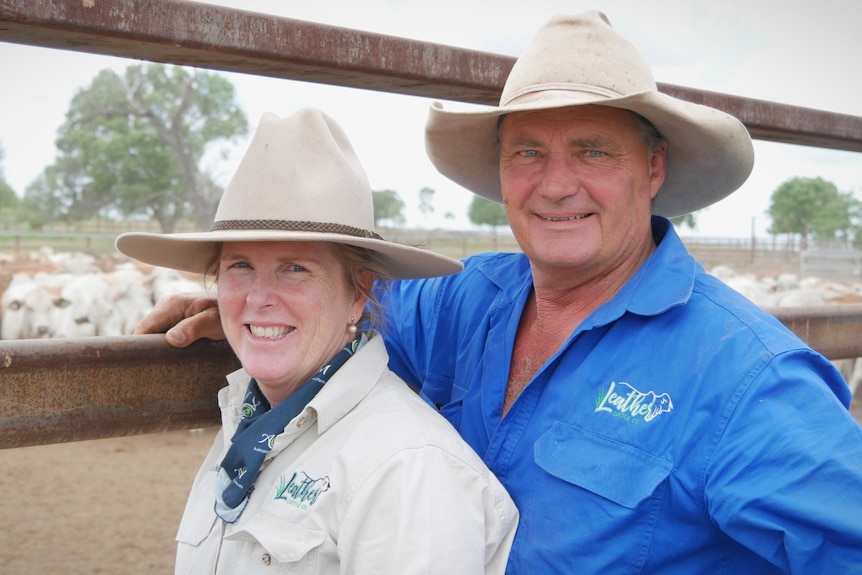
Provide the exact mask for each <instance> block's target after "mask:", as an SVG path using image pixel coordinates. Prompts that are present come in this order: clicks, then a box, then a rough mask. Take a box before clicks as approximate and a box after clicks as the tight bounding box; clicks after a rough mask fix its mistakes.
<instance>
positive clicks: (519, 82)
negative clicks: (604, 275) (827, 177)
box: [425, 11, 754, 217]
mask: <svg viewBox="0 0 862 575" xmlns="http://www.w3.org/2000/svg"><path fill="white" fill-rule="evenodd" d="M586 104H598V105H601V106H611V107H614V108H623V109H627V110H631V111H633V112H636V113H637V114H640V115H641V116H643V117H644V118H646V119H647V120H649V121H650V122H652V123H653V124H654V125H655V126H656V128H658V131H659V132H660V133H661V135H662V136H664V137H665V139H666V140H667V141H668V152H667V177H666V179H665V182H664V185H662V187H661V189H660V190H659V193H658V196H657V198H656V200H655V205H654V211H655V213H657V214H660V215H664V216H668V217H672V216H677V215H681V214H685V213H689V212H693V211H695V210H698V209H700V208H703V207H706V206H708V205H710V204H712V203H714V202H717V201H718V200H720V199H722V198H724V197H726V196H727V195H729V194H730V193H731V192H733V191H734V190H736V189H737V188H739V186H741V185H742V184H743V183H744V182H745V180H746V179H747V178H748V176H749V174H750V173H751V169H752V167H753V165H754V150H753V147H752V144H751V137H750V136H749V134H748V131H747V130H746V129H745V126H743V125H742V123H741V122H739V120H737V119H736V118H734V117H733V116H730V115H729V114H726V113H724V112H722V111H720V110H716V109H714V108H710V107H707V106H702V105H700V104H695V103H692V102H687V101H684V100H679V99H677V98H673V97H671V96H668V95H666V94H663V93H661V92H659V91H658V89H657V87H656V82H655V79H654V78H653V74H652V70H651V69H650V66H649V64H648V63H647V61H646V59H645V58H644V56H643V55H642V54H641V53H640V51H639V50H638V49H637V48H635V47H634V46H633V45H632V44H631V43H630V42H629V41H628V40H626V39H625V38H623V37H622V36H620V35H619V34H618V33H617V32H616V31H615V30H614V29H613V27H612V26H611V24H610V22H609V21H608V19H607V17H606V16H605V15H604V14H602V13H601V12H597V11H590V12H585V13H582V14H578V15H575V16H557V17H555V18H553V19H551V20H550V22H548V23H547V24H546V25H545V26H544V27H543V28H542V29H541V30H539V32H538V34H537V35H536V37H535V38H534V39H533V40H532V42H531V44H530V45H529V46H528V47H527V49H526V51H525V52H524V53H523V55H521V56H520V57H519V58H518V60H517V61H516V62H515V65H514V66H513V68H512V71H511V73H510V74H509V77H508V79H507V80H506V85H505V87H504V88H503V94H502V96H501V97H500V105H499V107H496V108H491V109H487V110H482V109H479V110H476V109H471V110H466V111H449V110H444V109H443V105H442V104H441V103H439V102H434V103H433V104H432V106H431V110H430V112H429V116H428V121H427V125H426V130H425V145H426V151H427V153H428V157H429V158H430V159H431V162H432V163H433V164H434V165H435V167H436V168H437V169H438V171H440V173H442V174H443V175H445V176H447V177H448V178H449V179H451V180H453V181H454V182H456V183H458V184H460V185H461V186H463V187H465V188H467V189H468V190H470V191H472V192H474V193H476V194H478V195H480V196H483V197H485V198H488V199H490V200H494V201H497V202H501V201H502V191H501V188H500V176H499V149H498V147H497V129H498V128H497V122H498V119H499V117H500V116H502V115H504V114H510V113H512V112H521V111H528V110H542V109H550V108H563V107H568V106H579V105H586Z"/></svg>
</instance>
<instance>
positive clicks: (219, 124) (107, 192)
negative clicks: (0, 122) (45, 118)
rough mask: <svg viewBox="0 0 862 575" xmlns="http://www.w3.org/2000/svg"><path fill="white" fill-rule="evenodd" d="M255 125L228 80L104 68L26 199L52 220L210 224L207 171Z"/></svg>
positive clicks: (212, 196)
mask: <svg viewBox="0 0 862 575" xmlns="http://www.w3.org/2000/svg"><path fill="white" fill-rule="evenodd" d="M247 129H248V122H247V120H246V117H245V114H244V113H243V112H242V110H241V109H240V108H239V106H238V105H237V103H236V102H235V94H234V87H233V84H231V83H230V81H228V80H227V79H225V78H224V77H223V76H220V75H217V74H214V73H207V72H201V71H198V70H190V69H186V68H181V67H177V66H165V65H161V64H147V65H134V66H130V67H129V68H127V69H126V71H125V75H124V76H120V75H118V74H117V73H115V72H114V71H112V70H102V71H101V72H99V74H98V75H97V76H96V77H95V78H94V79H93V81H92V82H91V84H90V86H89V87H87V88H85V89H82V90H80V91H78V93H77V94H76V95H75V97H74V98H73V99H72V102H71V104H70V107H69V110H68V112H67V113H66V121H65V123H64V124H63V125H62V126H61V127H60V129H59V130H58V137H57V141H56V145H57V160H56V162H55V163H54V164H53V165H51V166H49V167H47V168H46V169H45V171H44V172H43V174H42V175H41V176H40V178H38V179H37V180H36V181H35V182H34V183H33V184H32V185H31V186H30V187H28V189H27V192H26V195H25V203H26V205H27V206H28V207H29V208H36V207H38V209H40V210H41V217H43V218H47V219H48V220H51V219H57V220H71V221H75V220H79V219H86V218H91V217H94V216H100V217H104V218H110V219H120V218H129V217H146V218H152V219H155V220H156V221H158V222H159V225H160V227H161V229H162V231H164V232H172V231H174V229H175V226H176V224H177V222H179V221H180V220H182V219H185V218H193V219H194V221H195V222H196V225H197V226H198V228H200V229H205V228H207V227H208V226H209V224H210V223H211V222H212V217H213V214H214V213H215V207H216V205H217V204H218V198H219V196H220V190H219V188H218V186H216V185H215V183H214V181H213V179H212V177H211V176H210V175H209V174H207V173H204V172H203V171H202V170H201V167H200V166H201V160H202V158H203V156H204V154H205V153H206V152H207V151H208V150H209V149H210V148H211V147H212V146H214V145H215V144H217V143H225V142H227V141H229V140H230V139H231V138H234V137H236V136H239V135H242V134H244V133H246V131H247Z"/></svg>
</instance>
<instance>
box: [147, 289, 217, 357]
mask: <svg viewBox="0 0 862 575" xmlns="http://www.w3.org/2000/svg"><path fill="white" fill-rule="evenodd" d="M162 332H166V333H165V339H166V340H167V342H168V343H169V344H171V345H172V346H174V347H186V346H188V345H189V344H191V343H192V342H194V341H196V340H199V339H201V338H207V339H216V340H219V339H224V338H225V335H224V331H222V327H221V319H220V318H219V312H218V305H217V303H216V300H215V298H213V297H211V296H209V295H207V294H206V293H204V292H200V293H184V294H176V295H171V296H168V297H166V298H164V299H162V300H160V301H159V302H157V303H156V305H155V307H153V309H152V310H151V311H150V312H149V313H148V314H147V315H146V316H145V317H144V319H142V320H141V323H140V324H138V327H137V328H136V329H135V334H136V335H141V334H147V333H162Z"/></svg>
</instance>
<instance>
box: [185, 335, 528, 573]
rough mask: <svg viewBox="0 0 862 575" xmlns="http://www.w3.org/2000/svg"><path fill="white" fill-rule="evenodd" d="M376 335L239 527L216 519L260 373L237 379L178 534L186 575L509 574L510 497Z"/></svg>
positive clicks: (275, 452)
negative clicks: (247, 400)
mask: <svg viewBox="0 0 862 575" xmlns="http://www.w3.org/2000/svg"><path fill="white" fill-rule="evenodd" d="M370 335H371V337H370V340H369V341H368V343H367V344H366V345H365V346H363V347H362V348H361V349H360V350H359V351H358V352H357V353H356V355H355V356H353V357H352V358H350V360H348V361H347V363H345V364H344V365H343V366H342V367H341V369H339V370H338V371H337V372H336V373H335V374H334V375H333V376H332V378H331V379H330V380H329V381H328V382H327V383H326V385H325V386H324V387H323V389H322V390H321V391H320V392H319V393H318V394H317V396H316V397H315V398H314V399H312V400H311V402H309V404H308V405H307V406H306V407H305V409H304V410H303V411H302V412H301V413H300V414H299V415H297V416H296V417H295V418H294V419H293V420H292V421H291V422H290V423H289V424H288V426H287V427H286V428H285V430H284V432H283V433H281V434H279V435H278V436H276V438H275V442H274V447H273V449H272V450H271V451H270V452H269V453H268V454H267V457H266V460H265V461H264V465H263V468H262V469H261V472H260V474H259V475H258V477H257V480H256V482H255V487H254V490H253V491H252V493H251V495H250V497H249V501H248V505H247V507H246V508H245V510H244V511H243V513H242V515H241V516H240V517H239V519H238V520H237V522H236V523H234V524H227V523H225V522H223V521H222V520H221V519H219V518H218V517H217V516H216V515H215V512H214V511H213V505H214V502H215V494H214V490H215V483H216V480H215V477H216V473H217V469H218V466H219V464H220V462H221V460H222V458H223V457H224V454H225V452H226V450H227V448H228V446H229V445H230V438H231V437H232V436H233V433H234V430H235V429H236V427H237V424H238V421H239V419H240V417H241V414H240V407H241V406H242V402H243V398H244V396H245V391H246V387H247V385H248V381H249V377H248V375H247V374H245V373H244V372H243V371H242V370H239V371H237V372H234V373H232V374H231V375H229V376H228V386H227V387H225V388H224V389H222V390H221V391H220V392H219V405H220V407H221V410H222V424H223V425H222V430H221V432H220V433H219V434H218V436H217V437H216V440H215V442H214V444H213V446H212V448H211V450H210V452H209V454H208V455H207V458H206V460H205V462H204V464H203V466H202V467H201V469H200V471H199V472H198V475H197V477H196V478H195V481H194V485H193V487H192V490H191V494H190V496H189V500H188V502H187V504H186V509H185V513H184V515H183V518H182V521H181V523H180V527H179V531H178V534H177V542H178V547H177V562H176V573H177V574H198V573H201V574H202V573H206V574H234V573H236V574H239V573H242V574H248V575H253V574H256V573H268V574H276V573H302V574H308V575H311V574H335V573H339V574H344V575H348V574H349V575H362V574H372V573H373V574H375V575H379V574H386V573H392V574H395V573H398V574H399V575H406V574H411V573H458V574H471V573H475V574H502V573H504V571H505V568H506V561H507V557H508V553H509V549H510V547H511V545H512V540H513V539H514V535H515V530H516V526H517V521H518V512H517V509H516V508H515V506H514V504H513V503H512V500H511V498H510V497H509V495H508V494H507V493H506V491H505V490H504V488H503V487H502V485H501V484H500V483H499V482H498V481H497V479H496V478H495V477H494V475H493V474H492V473H491V472H490V471H489V470H488V468H487V467H486V466H485V464H484V463H483V462H482V460H481V459H480V458H479V457H478V456H477V455H476V454H475V453H474V452H473V450H472V449H471V448H470V447H469V446H468V445H467V444H466V443H465V442H464V441H463V440H462V439H461V437H460V436H459V435H458V433H457V432H456V431H455V429H454V428H453V427H452V426H451V425H450V424H449V423H448V422H447V421H446V420H445V419H444V418H443V417H442V416H441V415H439V414H438V413H437V412H436V411H435V410H434V409H433V408H432V407H430V406H429V405H428V404H427V403H425V402H424V401H423V400H422V399H420V398H419V397H418V396H417V395H416V394H415V393H414V392H413V391H412V390H410V389H409V388H408V387H407V385H406V384H405V383H404V382H403V381H402V380H401V379H399V378H398V377H397V376H396V375H395V374H393V373H392V372H391V371H389V369H388V367H387V363H388V359H389V358H388V355H387V353H386V349H385V347H384V345H383V341H382V338H381V336H380V335H379V334H374V333H372V334H370Z"/></svg>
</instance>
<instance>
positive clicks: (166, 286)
mask: <svg viewBox="0 0 862 575" xmlns="http://www.w3.org/2000/svg"><path fill="white" fill-rule="evenodd" d="M202 289H203V283H202V282H201V280H200V279H199V278H198V277H197V276H188V275H183V274H180V273H179V272H176V271H174V270H168V269H165V268H153V267H152V266H146V265H143V264H139V263H137V262H132V261H129V260H116V259H113V258H103V259H97V258H95V257H93V256H90V255H88V254H77V253H63V252H57V253H55V252H54V251H53V250H51V249H50V248H45V249H41V250H38V251H37V252H33V253H30V254H27V255H25V256H16V257H12V256H8V255H3V254H0V292H2V296H0V338H2V339H34V338H46V337H55V338H71V337H93V336H117V335H129V334H131V333H133V332H134V330H135V328H136V327H137V325H138V323H139V322H140V321H141V319H142V318H143V317H144V316H145V315H146V314H147V313H148V312H149V311H150V310H151V309H152V307H153V304H154V302H155V301H156V298H158V297H166V296H167V295H169V294H173V293H178V292H183V291H201V290H202Z"/></svg>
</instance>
